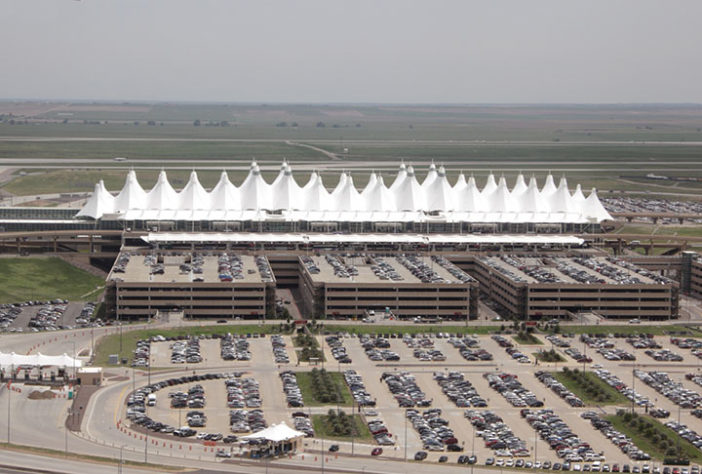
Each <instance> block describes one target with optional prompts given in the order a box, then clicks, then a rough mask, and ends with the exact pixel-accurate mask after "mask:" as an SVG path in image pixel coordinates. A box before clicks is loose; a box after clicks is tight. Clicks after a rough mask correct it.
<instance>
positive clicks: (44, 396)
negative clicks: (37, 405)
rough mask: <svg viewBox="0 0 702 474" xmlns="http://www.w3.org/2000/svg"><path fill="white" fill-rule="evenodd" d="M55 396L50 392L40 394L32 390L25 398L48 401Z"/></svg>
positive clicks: (45, 391)
mask: <svg viewBox="0 0 702 474" xmlns="http://www.w3.org/2000/svg"><path fill="white" fill-rule="evenodd" d="M55 396H56V394H55V393H54V392H52V391H51V390H44V391H43V392H40V391H39V390H32V392H31V393H30V394H29V396H28V397H27V398H29V399H30V400H50V399H52V398H54V397H55Z"/></svg>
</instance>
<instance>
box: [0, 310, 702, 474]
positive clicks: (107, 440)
mask: <svg viewBox="0 0 702 474" xmlns="http://www.w3.org/2000/svg"><path fill="white" fill-rule="evenodd" d="M695 312H696V313H698V316H699V311H695ZM243 323H244V322H243V321H242V324H243ZM335 323H336V322H329V323H328V324H329V325H333V324H335ZM340 323H341V322H340ZM673 323H674V322H673ZM166 324H168V325H182V324H185V325H199V324H201V323H200V322H182V321H180V320H178V318H172V319H171V320H170V321H169V322H168V323H164V322H157V323H154V326H155V327H159V326H161V327H163V326H164V325H166ZM493 324H494V323H493ZM115 331H117V329H116V328H97V329H94V330H93V331H92V332H93V336H94V337H97V336H98V335H102V334H105V333H109V332H112V333H114V332H115ZM658 339H659V340H660V342H661V343H662V344H663V345H665V346H666V347H669V343H668V342H667V338H664V337H659V338H658ZM252 341H259V342H260V344H258V345H256V347H255V349H254V348H253V347H252V352H254V359H253V360H252V363H251V364H252V373H256V372H258V373H260V374H261V375H260V377H259V378H260V381H261V383H262V392H263V393H264V399H265V398H266V397H268V399H269V400H271V403H273V401H274V400H280V399H281V396H282V395H281V394H282V389H281V387H280V386H279V385H280V382H279V380H278V377H277V375H276V374H277V369H276V367H275V365H274V363H273V359H272V357H271V354H270V348H269V347H268V346H266V344H267V343H268V342H269V341H268V339H257V340H252ZM320 341H321V338H320ZM0 342H1V343H2V347H3V349H4V350H14V351H16V352H18V353H26V352H27V350H30V349H31V350H32V351H41V352H43V353H47V354H55V353H63V352H69V353H71V352H72V351H73V344H74V342H75V344H76V347H77V351H78V352H80V351H81V350H82V349H84V348H85V349H89V348H90V347H91V330H89V329H87V330H73V331H57V332H50V333H31V334H11V335H9V334H8V335H2V336H0ZM391 343H392V349H393V350H396V351H397V352H399V353H401V356H402V364H406V365H410V366H411V367H410V370H411V371H412V372H413V373H416V374H417V378H418V383H419V384H420V387H421V388H422V389H423V390H425V391H426V392H427V393H428V394H429V395H430V397H432V398H434V399H435V406H440V407H442V408H444V409H445V410H446V413H447V415H450V417H449V420H450V425H451V426H452V427H453V428H454V429H455V430H456V432H457V434H459V436H460V439H461V440H466V441H467V442H469V441H472V433H471V432H470V427H469V425H468V424H467V422H466V421H465V420H464V419H463V418H462V416H461V413H462V410H461V409H456V408H454V407H453V405H452V404H451V403H450V402H449V401H448V400H447V399H446V398H445V396H444V395H443V394H442V393H441V392H440V391H439V390H438V386H436V384H435V382H434V381H433V380H432V378H431V373H432V371H435V370H445V369H446V368H447V367H445V366H446V365H447V364H449V363H451V364H453V363H456V362H459V363H460V362H461V361H462V359H461V358H460V356H457V353H456V350H455V349H454V348H452V347H450V346H448V344H446V342H445V341H443V340H436V341H435V343H436V345H437V348H439V349H440V350H442V351H443V352H444V353H445V354H446V355H447V356H448V357H449V361H448V362H447V363H430V364H418V362H417V361H416V360H414V359H413V357H412V353H411V350H410V349H409V348H408V347H406V346H405V344H404V343H403V342H402V341H401V340H398V339H392V340H391ZM344 344H345V346H346V347H347V350H348V351H349V353H350V355H351V357H352V359H353V360H354V364H353V365H352V367H354V368H357V370H361V371H362V372H361V373H362V375H363V377H364V381H365V382H366V386H367V389H368V391H369V392H370V393H371V394H373V396H375V397H377V398H378V400H379V408H378V410H379V411H380V414H381V416H382V417H383V419H384V420H385V421H386V423H387V424H388V426H389V428H390V430H391V432H393V433H394V434H395V435H396V437H397V438H398V440H399V445H400V446H399V449H398V450H393V449H392V448H390V449H389V450H388V449H386V454H385V457H389V458H395V459H398V460H401V459H403V458H404V449H403V448H404V442H405V435H404V420H405V418H404V410H402V409H399V408H398V407H397V405H396V404H395V403H394V400H392V399H391V397H390V394H389V391H388V390H387V387H386V385H385V384H384V383H382V382H380V380H379V375H380V373H382V371H385V370H395V368H394V367H401V366H397V365H395V366H392V365H390V366H388V367H383V366H381V365H379V364H371V363H369V361H368V359H367V357H366V356H365V354H364V353H363V351H362V348H361V347H360V344H359V343H358V340H357V339H356V338H347V339H344ZM616 344H617V346H618V347H621V348H622V349H626V348H627V344H626V343H625V342H624V341H623V340H617V341H616ZM481 346H483V347H485V348H486V349H487V350H489V351H490V352H492V353H493V354H494V355H495V357H496V362H495V364H493V365H491V366H489V367H488V366H485V367H483V366H480V367H477V366H473V365H471V364H463V365H462V366H461V367H459V368H458V370H461V371H464V372H465V373H466V374H467V376H469V377H470V380H471V381H473V383H474V385H475V386H476V389H477V390H478V392H479V393H480V394H481V395H482V396H483V397H486V398H489V400H490V401H489V403H490V407H491V408H493V409H496V410H498V411H500V412H501V413H503V416H506V415H507V414H509V424H510V426H512V427H513V429H514V431H515V434H517V436H520V437H522V438H523V439H524V440H525V441H526V442H527V444H528V445H529V446H533V445H534V439H533V434H532V433H533V431H531V430H530V428H529V427H528V425H527V424H526V422H525V421H523V420H521V419H519V417H518V414H517V410H516V409H514V408H511V407H510V406H509V405H508V404H507V403H506V401H505V400H504V399H503V398H502V397H501V396H500V395H499V394H497V393H496V392H494V391H492V389H490V388H489V387H488V386H487V384H486V382H485V380H484V379H483V378H482V376H481V375H482V373H483V372H485V371H491V370H504V371H507V372H510V373H516V374H518V375H519V376H520V380H522V383H523V384H524V385H525V387H526V388H527V389H529V390H532V391H533V392H534V393H537V394H539V397H542V398H544V399H545V401H546V404H547V406H549V407H553V408H555V409H557V412H558V413H559V414H560V415H561V416H562V417H563V419H564V420H565V421H566V422H567V423H568V424H569V425H570V426H571V427H572V428H573V429H574V430H576V432H578V433H579V434H581V436H583V437H584V438H585V439H586V440H589V441H590V442H591V443H592V444H593V445H596V446H598V449H599V450H602V451H604V452H605V455H606V456H607V457H608V458H609V459H610V460H619V461H620V462H622V461H623V458H622V459H620V457H621V455H619V454H618V453H617V452H616V450H615V449H614V447H613V445H611V444H609V442H608V441H607V440H606V439H604V438H603V437H602V435H601V434H600V433H599V432H596V431H594V430H593V429H592V428H590V427H589V424H587V423H586V422H584V421H583V420H582V419H581V418H580V417H579V413H580V411H582V410H578V409H571V408H570V407H569V406H568V405H567V404H565V402H563V401H562V400H560V399H559V398H557V397H556V396H555V395H554V394H553V393H552V392H550V391H549V390H547V389H546V388H545V387H544V386H543V385H542V384H541V383H540V382H538V380H536V379H535V378H534V377H533V375H532V372H533V370H534V367H533V366H529V365H523V364H517V363H516V362H514V361H513V360H512V359H510V358H508V357H507V356H506V354H505V353H504V350H503V349H501V348H500V347H498V346H497V344H495V343H494V341H492V340H491V339H489V338H488V337H482V338H481ZM546 347H548V346H546ZM673 349H674V350H675V351H676V352H680V353H683V352H684V353H685V354H684V357H685V363H684V364H683V365H685V364H686V365H688V366H689V367H688V368H685V367H683V366H681V365H680V364H675V363H663V364H660V363H655V362H654V361H653V360H652V359H650V358H648V356H646V355H644V354H643V351H642V350H639V351H636V352H637V357H638V360H637V364H639V365H638V366H639V367H645V366H647V367H649V369H648V370H659V369H660V366H661V365H662V366H663V367H664V369H663V370H668V371H669V372H671V373H675V374H677V375H676V376H677V377H680V376H682V375H683V374H684V372H685V371H686V370H687V371H689V370H692V371H694V370H697V368H698V367H700V360H699V359H697V358H695V357H693V356H691V355H690V354H689V351H682V350H679V349H677V348H673ZM535 350H537V348H536V347H526V348H524V351H525V352H527V353H528V354H530V353H531V352H533V351H535ZM630 350H633V349H630ZM325 351H327V356H328V357H331V354H330V353H329V352H328V351H329V349H328V347H325ZM591 353H592V351H591V350H588V354H591ZM291 355H292V354H291ZM565 357H566V358H567V359H568V362H567V364H568V365H570V366H572V367H581V365H580V364H576V363H574V362H573V361H572V360H571V359H569V358H568V357H567V356H565ZM593 359H594V363H601V364H603V365H605V364H606V365H607V366H608V367H611V370H613V371H615V373H617V374H618V375H620V377H621V378H622V380H625V381H626V382H627V383H629V382H630V381H631V367H630V366H629V365H627V364H624V363H619V364H612V363H609V362H606V361H605V360H604V359H603V358H602V357H601V356H600V355H598V354H594V355H593ZM292 360H293V361H294V358H292ZM330 360H331V359H330ZM213 363H214V362H213ZM215 365H216V364H215ZM559 365H561V366H562V365H563V364H559ZM547 366H548V365H547ZM543 367H544V366H540V367H539V368H543ZM327 368H328V369H329V370H334V369H337V367H336V364H334V363H333V362H332V363H330V364H327ZM448 368H449V369H450V370H456V369H455V368H454V367H448ZM306 369H307V368H305V370H306ZM220 370H222V369H221V368H220ZM108 372H115V370H114V369H110V370H109V371H108ZM128 372H131V371H128ZM266 373H267V374H269V375H268V376H264V375H262V374H266ZM134 374H135V379H134V380H132V379H127V380H118V379H113V380H109V381H107V382H106V384H105V387H104V388H103V389H101V390H100V391H99V392H98V393H97V394H96V395H95V396H94V397H93V399H92V400H91V402H90V404H89V405H88V406H87V407H85V410H86V416H85V418H84V422H83V433H81V434H80V435H76V434H73V433H67V432H66V431H65V429H64V428H63V422H62V420H63V418H64V417H65V416H66V414H67V410H68V401H67V400H65V399H61V398H58V399H52V400H27V399H26V398H25V399H23V398H22V396H25V397H26V395H27V393H24V394H16V393H12V394H9V392H8V391H7V390H6V389H4V390H3V391H2V392H0V409H2V408H4V407H5V406H7V404H8V399H9V403H10V408H11V413H12V418H11V423H12V425H11V426H12V429H11V441H13V442H17V443H22V444H28V445H35V446H43V447H49V448H52V449H56V450H59V451H61V450H63V449H65V447H66V444H67V446H68V449H69V450H70V451H71V452H76V453H82V454H96V455H101V456H105V457H110V458H113V459H118V458H119V451H120V447H121V446H125V448H124V449H123V456H124V458H125V459H132V460H142V461H143V459H144V446H145V442H144V440H140V439H138V437H137V438H135V437H133V436H129V435H128V434H126V433H124V432H122V431H120V430H119V429H118V426H117V422H118V421H119V420H120V418H121V417H122V415H121V413H120V411H121V409H122V407H123V404H122V403H120V402H121V400H123V397H124V396H125V394H126V393H127V392H128V391H129V390H130V389H131V387H132V386H133V385H136V386H141V385H144V384H145V383H146V375H145V374H144V373H143V372H142V371H135V372H134ZM117 375H123V374H119V373H117ZM128 375H130V374H129V373H128ZM170 376H171V375H170V374H166V373H162V372H160V373H157V374H152V380H158V379H159V378H161V377H170ZM684 384H685V386H686V387H687V388H690V389H692V390H697V391H702V389H700V387H697V386H695V385H694V384H692V383H691V382H687V381H685V382H684ZM636 389H637V391H641V392H642V393H645V394H646V395H647V396H649V397H650V398H651V399H652V400H654V399H655V400H656V403H657V405H658V406H661V407H664V408H666V409H669V410H670V411H671V412H672V413H677V407H676V406H675V405H674V404H673V403H672V402H671V401H670V400H668V399H666V398H664V397H662V396H661V395H659V394H657V393H656V392H655V391H653V389H652V388H650V387H646V386H643V384H642V383H640V382H638V383H636ZM275 403H279V402H275ZM267 410H268V411H269V412H270V416H271V417H273V418H275V420H273V421H276V420H279V419H284V418H285V417H286V416H287V415H286V413H287V412H286V411H285V410H283V411H281V412H280V413H278V412H277V411H276V410H279V409H278V408H276V407H275V406H274V405H271V406H270V407H267ZM608 410H609V411H610V412H611V410H612V409H608ZM687 411H689V410H687ZM682 414H683V416H684V419H685V420H686V422H687V423H688V424H689V425H690V427H691V428H692V429H695V430H696V431H698V432H702V420H698V419H696V418H694V417H690V416H686V411H685V410H683V413H682ZM5 418H6V417H5V416H3V417H0V440H3V441H4V439H2V438H4V437H5V436H6V435H5V434H6V432H7V431H6V430H7V424H6V420H5ZM37 426H41V427H42V429H41V430H37V429H36V427H37ZM406 440H407V444H408V453H409V456H410V457H411V456H413V454H414V451H415V450H417V449H419V447H420V444H419V439H418V436H417V434H416V433H415V432H414V431H413V429H412V427H411V426H410V427H409V429H408V431H407V438H406ZM164 441H166V442H167V446H163V442H164ZM170 441H171V440H170V439H167V440H163V439H162V440H160V441H159V445H158V446H156V444H153V443H154V441H153V438H151V437H149V438H147V439H146V448H147V456H148V459H149V461H150V462H156V463H162V464H176V465H182V466H188V467H196V468H207V469H215V470H216V469H224V470H227V471H229V472H264V471H265V470H266V466H265V464H262V463H261V462H257V463H254V464H253V465H244V466H242V465H237V464H229V463H222V462H216V461H215V459H214V457H213V453H212V452H205V451H204V448H203V446H202V445H200V444H197V443H195V444H192V443H189V442H183V443H182V445H183V446H184V448H183V450H181V449H180V447H179V446H180V445H181V443H180V442H179V443H178V444H175V443H174V444H173V446H174V447H173V448H171V447H170V446H171V442H170ZM308 443H309V442H308ZM480 444H481V443H479V442H478V443H476V445H478V446H476V449H477V450H479V452H480V453H481V454H480V458H481V459H484V458H485V457H486V456H487V455H489V451H485V448H483V447H482V446H480ZM537 445H538V447H537V450H538V453H539V458H542V456H543V458H542V459H551V460H555V455H554V453H553V452H552V451H551V450H550V448H549V447H548V446H547V445H546V444H545V443H543V442H542V441H541V440H537ZM191 446H192V448H191ZM325 446H326V443H325ZM361 446H362V445H360V444H358V445H356V446H355V448H356V451H355V452H356V456H354V457H349V456H346V455H341V456H339V457H338V458H337V459H334V458H327V457H326V456H325V457H324V459H325V468H327V470H330V472H334V471H337V472H363V471H365V472H407V471H409V470H411V471H416V472H417V473H422V472H432V473H433V471H435V469H436V465H435V464H431V463H424V464H418V463H412V464H411V467H409V466H410V465H403V464H401V463H398V461H390V460H383V459H374V458H370V457H369V456H367V453H368V448H369V446H364V447H361ZM318 448H321V443H320V444H316V445H315V444H314V443H312V444H308V447H307V452H306V453H305V454H304V459H303V455H302V454H300V455H298V456H295V457H293V458H292V459H286V460H281V461H276V462H275V463H271V464H269V466H268V472H294V471H296V470H297V471H299V470H303V469H307V468H312V469H321V459H322V458H321V456H319V455H317V460H316V461H315V451H316V450H317V449H318ZM349 451H350V446H349V443H342V453H347V452H349ZM359 453H361V455H359ZM454 457H455V455H453V456H451V459H452V461H451V462H454V463H455V460H454V459H453V458H454ZM11 458H12V456H11ZM0 464H2V462H0ZM67 469H68V470H67V471H66V472H93V471H86V470H85V467H84V466H80V467H78V466H73V467H68V468H67ZM81 469H83V470H82V471H81ZM113 469H114V468H113ZM441 470H442V471H443V472H454V471H455V472H458V471H461V472H465V470H466V468H465V467H461V468H459V467H457V466H455V464H454V465H445V466H442V467H441ZM477 470H478V471H483V470H482V469H479V468H478V469H477ZM98 472H99V471H98Z"/></svg>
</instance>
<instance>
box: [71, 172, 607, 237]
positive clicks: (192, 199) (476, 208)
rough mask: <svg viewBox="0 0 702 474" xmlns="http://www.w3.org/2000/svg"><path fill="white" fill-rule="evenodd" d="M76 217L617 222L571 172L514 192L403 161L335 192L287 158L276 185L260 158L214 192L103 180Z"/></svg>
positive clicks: (347, 177)
mask: <svg viewBox="0 0 702 474" xmlns="http://www.w3.org/2000/svg"><path fill="white" fill-rule="evenodd" d="M76 217H85V218H92V219H101V218H103V217H104V218H105V219H119V220H128V221H130V220H169V221H173V220H175V221H178V220H181V221H183V220H185V221H190V220H218V221H220V220H221V221H240V220H251V221H266V220H273V219H275V220H278V221H288V222H290V221H336V222H343V221H346V222H447V223H451V222H474V223H500V222H505V223H572V224H586V223H597V222H601V221H603V220H610V219H611V218H612V217H611V216H610V215H609V213H608V212H607V211H606V209H605V208H604V207H603V206H602V203H601V202H600V200H599V198H598V197H597V193H596V192H594V190H593V192H592V193H590V195H589V196H588V197H587V198H586V197H585V196H584V195H583V193H582V191H581V190H580V186H577V187H576V188H575V191H574V192H573V193H572V194H571V192H570V190H569V188H568V183H567V181H566V180H565V177H563V178H562V179H561V180H560V183H559V185H558V187H556V185H555V183H554V180H553V176H552V175H551V174H549V175H548V176H547V177H546V179H545V182H544V185H543V187H542V188H541V189H540V190H539V186H538V183H537V180H536V179H535V178H534V177H532V178H531V179H530V180H529V184H528V185H527V184H526V183H525V180H524V177H523V176H522V175H521V174H520V175H519V176H518V177H517V180H516V182H515V184H514V187H513V188H512V189H511V190H510V189H509V187H508V185H507V181H506V179H505V178H504V177H500V179H499V183H498V182H497V181H496V180H495V176H494V175H493V174H492V173H490V175H489V176H488V178H487V180H486V182H485V184H484V186H483V188H482V191H481V190H480V188H479V186H478V184H477V183H476V181H475V179H474V178H473V177H472V176H471V177H470V178H469V179H468V180H466V178H465V177H464V176H463V174H462V173H461V175H460V176H459V178H458V180H457V182H456V184H455V185H451V183H450V182H449V179H448V177H447V175H446V170H445V169H444V167H443V166H441V167H439V168H438V169H436V167H435V166H434V165H433V164H432V168H431V169H430V172H429V175H428V177H426V178H425V179H424V180H423V184H420V182H419V180H418V178H417V176H416V175H415V170H414V168H413V167H412V166H411V165H410V166H405V164H404V163H403V164H402V165H401V166H400V170H399V172H398V174H397V177H395V179H394V180H393V184H392V186H390V187H389V188H388V187H387V186H386V185H385V182H384V180H383V178H382V177H381V176H379V175H377V174H375V173H373V174H371V177H370V179H369V181H368V184H367V185H366V187H365V188H364V189H363V192H362V193H360V192H359V191H358V189H357V188H356V186H355V185H354V180H353V177H352V176H351V174H349V173H346V172H344V173H342V174H341V175H340V177H339V181H338V184H337V185H336V186H335V188H334V190H333V192H331V193H330V192H329V190H328V189H327V188H326V187H325V186H324V183H323V182H322V177H321V176H320V175H319V174H318V173H316V172H313V173H312V174H311V176H310V179H309V180H308V182H307V184H305V186H304V187H302V188H301V187H300V186H299V184H298V183H297V181H296V180H295V178H294V176H293V171H292V168H291V167H290V165H289V164H288V163H287V162H284V163H283V165H282V166H281V168H280V173H279V174H278V176H277V177H276V178H275V180H274V181H273V182H272V183H271V184H268V183H267V182H266V181H265V180H264V179H263V176H261V170H260V168H259V166H258V164H256V163H255V162H254V163H252V164H251V168H250V170H249V174H248V176H247V177H246V179H244V181H243V183H242V184H241V186H240V187H238V188H237V187H236V186H235V185H234V184H232V183H231V182H230V181H229V178H228V176H227V174H226V173H225V172H223V173H222V176H221V178H220V180H219V182H218V183H217V185H216V186H215V187H214V188H213V189H212V190H211V191H210V192H208V191H206V190H205V189H204V188H203V187H202V185H201V184H200V181H199V179H198V176H197V173H196V172H195V171H193V172H192V173H191V175H190V180H189V181H188V183H187V185H186V186H185V187H184V188H183V189H182V190H181V191H180V192H176V191H175V190H174V189H173V187H172V186H171V185H170V183H169V182H168V177H167V175H166V173H165V172H161V174H160V175H159V178H158V181H157V183H156V185H155V186H154V188H153V189H151V191H149V192H148V193H146V192H145V191H144V190H143V189H142V188H141V186H140V185H139V181H138V180H137V176H136V173H135V172H134V171H130V172H129V174H128V175H127V179H126V182H125V184H124V187H123V188H122V191H120V193H119V194H118V195H117V196H116V197H114V196H112V195H111V194H110V193H109V192H108V191H107V190H106V189H105V186H104V184H103V183H102V181H100V182H99V183H98V184H96V185H95V190H94V191H93V194H92V195H91V197H90V198H89V199H88V200H87V202H86V204H85V206H84V207H83V208H82V209H81V210H80V212H78V214H77V215H76Z"/></svg>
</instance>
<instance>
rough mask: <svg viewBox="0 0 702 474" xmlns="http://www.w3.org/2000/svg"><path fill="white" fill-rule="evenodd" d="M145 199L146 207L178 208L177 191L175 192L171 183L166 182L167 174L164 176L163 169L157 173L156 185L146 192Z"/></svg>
mask: <svg viewBox="0 0 702 474" xmlns="http://www.w3.org/2000/svg"><path fill="white" fill-rule="evenodd" d="M146 201H147V204H146V208H147V209H153V210H159V209H178V207H179V201H178V193H176V192H175V189H173V186H171V183H169V182H168V176H166V172H165V171H163V170H161V172H160V173H159V174H158V180H156V185H155V186H154V187H153V188H151V191H149V192H148V193H147V194H146Z"/></svg>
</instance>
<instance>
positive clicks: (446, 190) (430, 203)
mask: <svg viewBox="0 0 702 474" xmlns="http://www.w3.org/2000/svg"><path fill="white" fill-rule="evenodd" d="M424 182H425V183H426V182H427V180H426V179H425V180H424ZM422 187H423V188H424V185H422ZM424 191H425V195H426V202H427V211H453V210H454V208H455V207H456V202H455V199H454V198H455V195H454V192H453V188H452V187H451V185H450V184H449V182H448V179H447V178H446V170H445V169H444V167H443V166H442V167H440V168H439V171H438V172H437V173H436V176H435V177H434V180H433V181H431V182H430V183H429V185H428V186H427V187H426V188H424Z"/></svg>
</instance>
